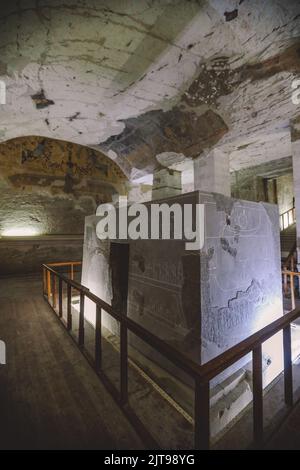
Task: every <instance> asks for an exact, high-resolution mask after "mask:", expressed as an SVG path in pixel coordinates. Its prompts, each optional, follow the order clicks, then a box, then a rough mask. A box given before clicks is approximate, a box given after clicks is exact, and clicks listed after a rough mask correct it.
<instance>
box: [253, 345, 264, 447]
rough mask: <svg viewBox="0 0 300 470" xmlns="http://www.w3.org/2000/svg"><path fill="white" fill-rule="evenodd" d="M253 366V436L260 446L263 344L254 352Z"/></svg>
mask: <svg viewBox="0 0 300 470" xmlns="http://www.w3.org/2000/svg"><path fill="white" fill-rule="evenodd" d="M252 367H253V436H254V444H255V446H257V447H260V446H261V444H262V442H263V428H264V425H263V422H264V418H263V380H262V379H263V376H262V345H261V344H260V345H259V346H257V347H256V348H255V349H253V352H252Z"/></svg>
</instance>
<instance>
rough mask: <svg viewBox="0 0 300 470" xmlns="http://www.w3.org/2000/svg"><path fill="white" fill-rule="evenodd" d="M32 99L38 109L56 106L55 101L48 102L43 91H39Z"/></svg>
mask: <svg viewBox="0 0 300 470" xmlns="http://www.w3.org/2000/svg"><path fill="white" fill-rule="evenodd" d="M31 98H32V100H33V101H34V103H35V105H36V108H37V109H44V108H47V107H48V106H50V105H52V104H55V103H54V101H52V100H48V98H46V96H45V92H44V90H43V89H41V91H39V92H38V93H36V94H35V95H31Z"/></svg>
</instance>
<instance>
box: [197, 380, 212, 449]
mask: <svg viewBox="0 0 300 470" xmlns="http://www.w3.org/2000/svg"><path fill="white" fill-rule="evenodd" d="M209 407H210V398H209V382H201V380H200V379H199V378H196V379H195V430H194V434H195V449H198V450H208V449H209V446H210V422H209V414H210V413H209Z"/></svg>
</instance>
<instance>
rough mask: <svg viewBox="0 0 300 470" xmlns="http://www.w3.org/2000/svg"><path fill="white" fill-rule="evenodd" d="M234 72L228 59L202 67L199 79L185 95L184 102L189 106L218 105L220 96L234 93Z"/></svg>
mask: <svg viewBox="0 0 300 470" xmlns="http://www.w3.org/2000/svg"><path fill="white" fill-rule="evenodd" d="M231 76H232V71H231V70H230V68H229V66H228V59H227V58H221V59H218V60H215V61H213V62H212V63H210V64H205V65H203V66H202V68H201V71H200V73H199V75H198V77H197V78H196V79H195V80H194V81H193V83H192V84H191V86H190V87H189V89H188V90H187V91H186V92H185V93H184V95H183V97H182V100H183V101H185V102H186V103H188V105H189V106H193V107H195V106H199V105H201V104H208V105H211V104H216V101H217V99H218V98H219V97H220V96H224V95H228V94H229V93H231V91H232V79H231Z"/></svg>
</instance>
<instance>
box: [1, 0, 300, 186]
mask: <svg viewBox="0 0 300 470" xmlns="http://www.w3.org/2000/svg"><path fill="white" fill-rule="evenodd" d="M299 15H300V4H299V2H298V1H296V0H279V1H276V2H274V1H273V0H266V1H264V2H261V1H260V0H252V1H251V2H236V1H232V0H224V1H222V2H220V0H208V1H207V2H198V1H196V0H192V1H187V0H180V1H177V0H176V1H175V0H165V1H161V0H154V1H152V2H151V3H150V4H149V2H148V1H147V0H141V1H139V2H125V3H124V2H122V1H121V0H116V1H114V2H113V4H112V3H111V2H110V1H108V0H105V1H103V2H96V1H95V0H86V1H85V2H78V1H77V0H66V1H64V2H63V3H62V2H60V1H59V0H53V1H51V2H50V3H49V2H47V1H46V0H41V1H39V2H38V3H37V2H36V1H35V0H27V1H26V2H18V1H17V0H11V1H9V2H2V4H1V14H0V40H1V44H2V49H1V63H0V79H1V80H4V81H5V83H6V85H7V104H6V105H5V106H3V107H2V106H1V108H0V120H1V128H0V138H1V140H2V141H5V140H9V139H12V138H15V137H19V136H23V135H42V136H46V137H51V138H57V139H62V140H65V141H72V142H75V143H80V144H83V145H87V146H90V147H93V148H100V149H101V148H102V149H105V151H107V153H108V155H109V157H110V158H112V159H115V160H116V162H117V163H118V164H119V165H120V166H121V167H122V168H123V170H124V171H125V172H126V174H127V175H128V176H129V177H130V178H134V177H135V176H136V175H137V174H138V172H139V171H144V172H150V173H151V172H152V171H153V169H155V168H156V167H157V161H156V159H155V155H157V154H159V153H161V152H179V153H183V154H184V155H185V157H186V158H188V157H190V156H194V155H196V154H197V153H198V154H199V153H201V151H202V150H203V148H205V150H209V149H211V148H213V147H214V146H216V145H218V146H226V147H227V151H229V152H230V153H231V169H233V170H238V169H241V168H245V167H248V166H249V165H257V164H259V163H262V162H264V161H266V160H275V159H277V158H282V157H284V156H290V154H291V152H290V146H289V143H290V133H289V129H288V127H289V122H290V119H291V118H293V117H295V116H296V115H297V113H298V111H297V106H295V105H294V104H293V103H292V100H291V83H292V80H293V79H294V78H296V77H297V74H299V36H300V22H299V18H300V16H299ZM206 120H208V121H209V122H208V125H206ZM145 127H146V128H145ZM210 127H212V131H211V132H210V129H209V128H210ZM202 130H203V133H202ZM131 131H132V132H133V134H132V136H130V135H129V134H130V132H131ZM145 135H147V136H148V138H146V139H145V140H144V137H145ZM114 136H118V137H119V140H118V139H114ZM220 139H221V140H220ZM109 148H110V151H109V150H108V149H109Z"/></svg>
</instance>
